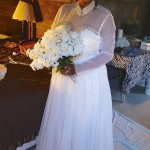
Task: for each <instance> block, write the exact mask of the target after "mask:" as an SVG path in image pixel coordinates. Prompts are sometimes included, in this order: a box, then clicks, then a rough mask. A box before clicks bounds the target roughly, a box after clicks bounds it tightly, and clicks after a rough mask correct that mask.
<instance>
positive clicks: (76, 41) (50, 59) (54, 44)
mask: <svg viewBox="0 0 150 150" xmlns="http://www.w3.org/2000/svg"><path fill="white" fill-rule="evenodd" d="M82 50H83V44H82V39H81V36H80V33H79V32H73V31H70V29H69V28H68V27H67V26H66V25H60V26H58V27H56V28H55V29H50V30H47V31H46V32H45V33H44V36H43V37H42V39H41V41H40V42H37V43H36V44H35V45H34V48H33V49H28V50H27V55H28V56H29V57H30V58H31V59H32V60H33V61H32V63H31V64H30V66H31V67H32V69H33V70H39V69H43V68H45V67H46V68H50V67H52V68H57V71H59V70H60V69H61V68H62V67H64V66H65V65H67V64H71V63H73V61H72V58H73V57H75V56H77V55H79V54H81V52H82Z"/></svg>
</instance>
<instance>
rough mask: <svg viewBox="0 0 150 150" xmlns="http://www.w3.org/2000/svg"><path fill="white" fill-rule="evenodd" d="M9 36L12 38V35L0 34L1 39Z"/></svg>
mask: <svg viewBox="0 0 150 150" xmlns="http://www.w3.org/2000/svg"><path fill="white" fill-rule="evenodd" d="M7 38H11V37H10V36H8V35H5V34H0V39H7Z"/></svg>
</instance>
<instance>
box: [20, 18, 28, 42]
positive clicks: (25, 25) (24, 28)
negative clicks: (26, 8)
mask: <svg viewBox="0 0 150 150" xmlns="http://www.w3.org/2000/svg"><path fill="white" fill-rule="evenodd" d="M21 39H22V40H28V22H27V21H25V20H24V21H22V36H21Z"/></svg>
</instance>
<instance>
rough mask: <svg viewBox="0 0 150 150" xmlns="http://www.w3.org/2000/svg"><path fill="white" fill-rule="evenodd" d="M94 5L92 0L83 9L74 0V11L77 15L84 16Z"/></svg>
mask: <svg viewBox="0 0 150 150" xmlns="http://www.w3.org/2000/svg"><path fill="white" fill-rule="evenodd" d="M94 7H95V1H94V0H93V1H92V2H91V3H90V4H89V5H88V6H86V7H84V8H83V9H82V8H81V7H80V5H79V2H76V12H77V14H78V15H79V16H85V15H87V14H88V13H89V12H91V10H93V9H94Z"/></svg>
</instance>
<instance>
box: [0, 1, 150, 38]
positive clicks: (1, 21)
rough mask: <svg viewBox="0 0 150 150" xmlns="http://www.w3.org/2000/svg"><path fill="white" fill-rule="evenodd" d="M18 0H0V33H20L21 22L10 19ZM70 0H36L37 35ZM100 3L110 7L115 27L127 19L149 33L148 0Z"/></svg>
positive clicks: (118, 26)
mask: <svg viewBox="0 0 150 150" xmlns="http://www.w3.org/2000/svg"><path fill="white" fill-rule="evenodd" d="M18 2H19V0H5V1H0V33H4V34H8V35H19V34H20V35H21V22H20V21H16V20H12V15H13V12H14V10H15V7H16V6H17V4H18ZM69 2H71V0H38V3H39V6H40V8H41V12H42V16H43V21H42V22H37V25H36V30H37V32H36V33H37V37H38V38H40V37H42V35H43V33H44V32H45V31H46V30H47V29H49V28H50V26H51V24H52V22H53V19H54V16H55V15H56V12H57V10H58V8H59V7H60V6H61V5H62V4H64V3H69ZM100 4H102V5H103V6H105V7H107V8H108V9H110V10H111V11H112V13H113V15H114V18H115V22H116V26H117V28H120V25H121V24H122V23H124V22H126V21H128V20H131V21H133V22H136V23H138V24H139V26H140V32H139V35H140V36H141V37H142V36H144V35H145V34H149V32H150V29H149V25H150V23H149V22H150V19H149V18H148V14H149V13H150V10H149V7H150V2H149V0H138V1H137V0H100Z"/></svg>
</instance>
